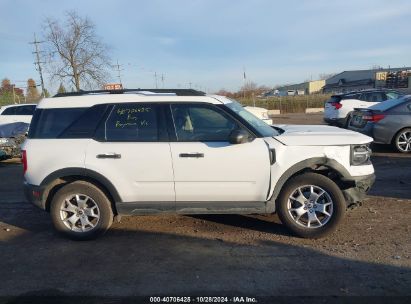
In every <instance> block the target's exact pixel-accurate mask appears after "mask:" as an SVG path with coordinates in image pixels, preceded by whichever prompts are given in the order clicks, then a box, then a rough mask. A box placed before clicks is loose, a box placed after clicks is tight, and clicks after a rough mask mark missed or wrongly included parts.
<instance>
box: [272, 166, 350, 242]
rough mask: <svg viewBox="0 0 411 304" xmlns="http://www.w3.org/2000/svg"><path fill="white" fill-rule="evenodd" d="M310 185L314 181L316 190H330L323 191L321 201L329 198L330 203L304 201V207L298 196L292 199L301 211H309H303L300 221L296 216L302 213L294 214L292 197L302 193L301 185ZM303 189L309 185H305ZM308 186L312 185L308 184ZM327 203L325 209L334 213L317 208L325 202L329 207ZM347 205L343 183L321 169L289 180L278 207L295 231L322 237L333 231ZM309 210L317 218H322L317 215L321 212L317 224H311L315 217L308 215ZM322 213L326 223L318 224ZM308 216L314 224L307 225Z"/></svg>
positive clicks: (288, 225) (306, 236) (280, 213)
mask: <svg viewBox="0 0 411 304" xmlns="http://www.w3.org/2000/svg"><path fill="white" fill-rule="evenodd" d="M306 185H313V186H315V187H317V188H318V189H317V188H314V192H315V191H316V190H319V192H318V193H321V191H320V189H321V190H324V191H325V193H326V194H323V195H322V196H321V195H320V196H319V200H320V201H321V202H326V204H322V205H321V204H320V202H319V203H318V204H317V203H316V204H313V205H314V206H313V205H310V206H309V205H302V204H301V205H302V208H303V209H304V208H306V209H304V210H302V209H300V208H297V206H296V205H297V204H300V203H299V202H297V200H290V205H291V207H294V208H296V209H299V210H300V212H306V213H305V214H303V215H301V218H300V219H297V221H296V220H295V218H294V216H295V217H298V213H297V214H295V215H293V212H294V211H291V212H289V197H290V196H291V195H294V194H298V192H297V191H298V189H299V188H300V187H303V186H306ZM303 189H305V188H304V187H303ZM307 189H311V188H308V187H307ZM302 193H303V196H304V197H305V198H306V197H307V196H308V195H307V194H305V193H304V192H303V191H302ZM327 195H328V196H327ZM326 200H327V201H326ZM306 202H308V204H309V203H310V202H309V200H308V199H307V200H306ZM316 202H317V201H316ZM329 202H332V204H331V205H328V203H329ZM325 205H327V208H328V209H327V210H325V209H324V210H325V211H326V212H328V213H329V214H330V216H327V215H325V214H322V213H321V212H320V210H319V209H314V208H317V207H321V206H323V208H326V207H324V206H325ZM308 206H309V207H308ZM328 206H330V207H328ZM331 207H332V212H330V211H331V210H330V209H329V208H331ZM346 208H347V206H346V201H345V199H344V195H343V193H342V192H341V190H340V189H339V187H338V186H337V185H336V184H335V183H334V182H333V181H332V180H331V179H329V178H328V177H326V176H323V175H321V174H317V173H304V174H301V175H297V176H295V177H292V178H291V179H290V180H288V181H287V182H286V183H285V185H284V187H283V189H282V190H281V193H280V195H279V197H278V199H277V211H278V216H279V218H280V220H281V222H282V223H283V224H284V225H285V226H286V227H287V228H288V229H290V230H291V231H292V232H293V233H294V234H296V235H297V236H299V237H303V238H321V237H324V236H326V235H328V234H330V233H331V232H333V231H334V230H335V229H336V228H337V226H338V224H339V223H340V222H341V220H342V219H343V217H344V214H345V210H346ZM310 209H311V210H310ZM308 212H310V213H311V214H312V213H314V215H315V217H316V218H318V217H317V215H319V217H320V218H319V220H318V221H317V222H316V223H315V225H313V226H311V221H310V220H309V219H308V218H309V214H308ZM317 212H318V213H317ZM321 217H323V218H324V221H323V225H322V226H318V227H315V226H316V225H320V223H319V222H321V221H322V220H321ZM305 218H307V219H306V222H307V223H306V224H307V225H310V226H311V227H310V228H309V227H305V226H304V223H302V222H304V220H305ZM326 218H328V220H326Z"/></svg>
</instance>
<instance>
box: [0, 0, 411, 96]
mask: <svg viewBox="0 0 411 304" xmlns="http://www.w3.org/2000/svg"><path fill="white" fill-rule="evenodd" d="M68 10H76V11H77V12H78V14H79V15H81V16H84V17H85V16H87V17H89V18H90V19H91V20H92V21H93V23H94V24H95V26H96V31H97V34H98V35H99V37H100V39H101V40H102V41H103V42H104V43H106V44H107V45H108V46H109V47H110V53H109V55H110V58H111V59H112V61H113V63H115V62H116V61H117V60H118V62H119V64H120V65H121V69H122V71H121V77H122V82H123V85H124V86H125V87H127V88H153V87H154V86H155V77H154V73H156V74H157V75H158V76H157V85H158V87H160V88H161V87H163V85H164V87H166V88H188V87H190V86H191V87H192V88H194V89H201V90H206V91H207V92H215V91H217V90H219V89H222V88H224V89H226V90H231V91H236V90H238V89H239V88H240V87H241V86H242V85H243V83H244V79H243V73H244V71H245V74H246V80H247V81H253V82H255V83H257V84H258V85H266V86H269V87H273V86H275V85H280V84H288V83H298V82H303V81H305V80H307V79H313V80H315V79H317V78H318V76H319V74H322V73H338V72H341V71H344V70H355V69H368V68H371V67H372V66H375V65H379V66H383V67H388V66H391V67H403V66H411V30H410V27H411V23H410V22H411V1H409V0H392V1H385V0H339V1H333V0H310V1H308V0H305V1H303V0H283V1H277V0H275V1H274V0H169V1H167V0H134V1H132V0H115V1H114V0H110V1H106V0H70V1H62V0H0V78H1V79H3V78H5V77H7V78H9V79H10V80H11V81H12V82H13V83H16V86H21V87H23V86H25V83H24V82H25V81H26V80H27V79H28V78H34V79H35V80H36V81H37V82H38V83H39V75H38V72H37V71H36V69H35V66H34V65H33V62H34V61H35V58H34V55H33V54H32V51H33V46H32V45H30V44H29V42H30V41H32V40H33V35H34V33H36V34H37V36H39V37H40V38H41V36H42V35H43V24H44V20H45V18H47V17H53V18H55V19H57V20H64V16H65V12H66V11H68ZM111 74H112V77H111V79H110V81H111V82H118V79H117V77H116V75H117V72H116V71H115V69H114V68H113V70H112V73H111ZM161 75H163V76H164V81H162V78H161ZM49 76H50V75H47V74H46V75H45V79H46V87H47V88H48V89H49V90H50V91H51V93H54V92H55V91H56V90H57V87H58V85H59V83H56V82H50V80H49V78H50V77H49Z"/></svg>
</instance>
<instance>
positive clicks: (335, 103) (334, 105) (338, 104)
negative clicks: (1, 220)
mask: <svg viewBox="0 0 411 304" xmlns="http://www.w3.org/2000/svg"><path fill="white" fill-rule="evenodd" d="M330 105H332V106H333V107H334V109H336V110H338V109H339V108H341V107H342V104H341V103H339V102H330Z"/></svg>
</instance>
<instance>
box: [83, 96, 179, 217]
mask: <svg viewBox="0 0 411 304" xmlns="http://www.w3.org/2000/svg"><path fill="white" fill-rule="evenodd" d="M163 113H164V112H163V106H162V105H159V104H155V103H120V104H116V105H113V106H112V107H111V108H110V109H109V110H108V113H107V114H106V117H105V118H104V119H103V121H102V122H100V126H99V128H98V130H97V132H96V135H95V137H96V138H95V140H91V142H90V144H89V145H88V147H87V153H86V162H85V166H86V168H87V169H90V170H93V171H95V172H98V173H99V174H101V175H103V176H104V177H105V178H106V179H108V180H109V181H110V182H111V183H112V184H113V186H114V187H115V188H116V189H117V191H118V193H119V195H120V197H121V200H122V202H123V203H126V204H129V206H131V207H130V208H133V207H132V206H133V205H134V206H135V207H136V208H138V209H149V210H155V211H158V208H160V207H159V204H155V202H161V206H162V207H161V208H165V209H172V210H174V207H175V193H174V181H173V169H172V160H171V152H170V145H169V142H168V135H167V130H166V127H165V126H166V125H165V118H164V117H163V116H164V114H163ZM133 203H134V204H133ZM126 207H127V206H126ZM129 211H130V210H129Z"/></svg>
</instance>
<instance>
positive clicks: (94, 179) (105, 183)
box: [40, 168, 122, 214]
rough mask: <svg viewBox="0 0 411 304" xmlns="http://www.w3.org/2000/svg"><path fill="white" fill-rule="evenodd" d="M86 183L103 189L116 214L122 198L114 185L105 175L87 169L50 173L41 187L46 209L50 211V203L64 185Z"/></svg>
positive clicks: (61, 170)
mask: <svg viewBox="0 0 411 304" xmlns="http://www.w3.org/2000/svg"><path fill="white" fill-rule="evenodd" d="M78 180H82V181H86V182H89V183H91V184H93V185H95V186H96V187H98V188H99V189H101V190H102V191H103V192H104V193H105V194H106V196H107V197H108V199H109V200H110V201H111V203H112V208H113V212H114V213H115V214H116V213H117V210H116V203H118V202H121V201H122V200H121V197H120V195H119V193H118V191H117V189H116V188H115V187H114V185H113V184H112V183H111V182H110V181H109V180H108V179H107V178H106V177H104V176H103V175H101V174H100V173H97V172H95V171H93V170H89V169H85V168H64V169H60V170H57V171H54V172H52V173H50V174H49V175H48V176H47V177H45V178H44V179H43V181H42V182H41V183H40V186H41V187H43V188H44V191H43V201H44V203H45V209H46V210H47V211H49V210H50V203H51V201H52V199H53V196H54V194H55V193H56V192H57V191H58V190H59V189H60V188H62V187H63V186H64V185H66V184H68V183H71V182H73V181H78Z"/></svg>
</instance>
